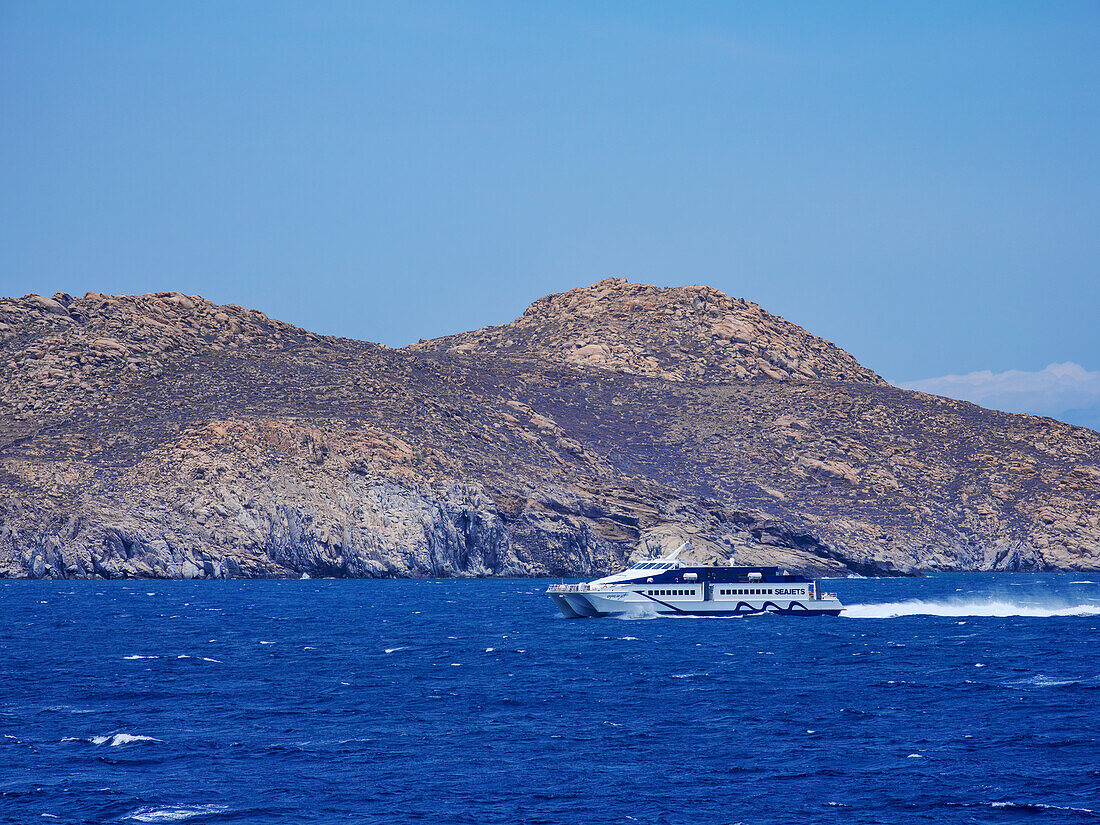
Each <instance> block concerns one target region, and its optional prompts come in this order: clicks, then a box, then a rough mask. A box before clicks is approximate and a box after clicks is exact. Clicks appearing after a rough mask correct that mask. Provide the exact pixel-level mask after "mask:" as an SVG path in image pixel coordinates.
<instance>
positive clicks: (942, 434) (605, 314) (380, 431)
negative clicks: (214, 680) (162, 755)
mask: <svg viewBox="0 0 1100 825" xmlns="http://www.w3.org/2000/svg"><path fill="white" fill-rule="evenodd" d="M0 369H2V370H3V387H2V395H0V576H6V577H58V578H77V577H106V578H122V577H167V578H181V577H182V578H198V577H266V576H298V575H301V574H303V573H308V574H309V575H311V576H373V577H397V576H538V575H554V576H558V575H591V574H594V573H600V572H604V571H607V570H610V569H613V568H617V567H619V566H621V565H622V564H623V563H624V561H626V560H628V559H632V558H638V557H640V556H649V555H651V554H654V553H658V552H660V551H661V550H667V549H670V547H671V546H673V545H675V544H678V543H679V542H680V541H681V540H683V539H690V541H691V543H692V545H693V547H694V551H693V552H694V555H695V558H697V559H699V560H701V561H719V560H726V559H730V558H734V559H735V560H736V561H737V562H739V563H745V564H776V565H779V566H782V567H786V568H789V569H791V570H798V571H804V572H808V573H813V574H816V575H845V574H850V573H856V574H862V575H899V574H907V573H912V572H916V571H921V570H1020V569H1027V570H1044V569H1050V570H1071V569H1093V570H1095V569H1098V568H1100V433H1097V432H1095V431H1093V430H1089V429H1085V428H1081V427H1074V426H1070V425H1068V424H1064V423H1061V422H1059V421H1054V420H1052V419H1047V418H1038V417H1034V416H1029V415H1013V414H1008V413H1001V412H994V411H991V410H986V409H982V408H980V407H977V406H975V405H973V404H969V403H965V402H960V401H953V400H949V399H946V398H939V397H935V396H930V395H924V394H921V393H916V392H911V391H906V390H901V389H898V388H896V387H893V386H890V385H889V384H888V383H887V382H885V381H884V380H883V379H882V378H880V377H879V376H878V375H876V374H875V373H874V372H872V371H870V370H868V369H866V368H865V367H863V366H861V365H860V364H859V363H857V362H856V360H855V359H854V358H853V357H852V356H851V355H850V354H848V353H847V352H845V351H844V350H842V349H840V348H839V347H837V346H834V345H833V344H831V343H829V342H828V341H825V340H823V339H821V338H818V337H816V336H814V335H812V334H810V333H809V332H807V331H806V330H804V329H802V328H800V327H798V326H797V325H795V324H792V323H790V322H788V321H785V320H784V319H782V318H779V317H777V316H774V315H771V314H769V313H768V312H766V311H765V310H764V309H762V308H761V307H759V306H757V305H756V304H753V303H751V302H749V301H745V300H742V299H738V298H731V297H729V296H727V295H724V294H723V293H721V292H719V291H717V290H714V289H710V288H708V287H702V286H692V287H677V288H671V289H664V288H658V287H653V286H645V285H639V284H633V283H629V282H627V281H625V280H622V279H608V280H605V281H601V282H600V283H597V284H595V285H593V286H591V287H587V288H582V289H574V290H571V291H570V292H566V293H562V294H557V295H550V296H548V297H546V298H543V299H540V300H538V301H536V302H535V303H534V304H532V305H531V306H530V307H529V308H528V309H527V311H526V312H524V314H523V316H522V317H520V318H519V319H517V320H516V321H514V322H512V323H510V324H504V325H502V326H497V327H488V328H485V329H481V330H477V331H474V332H468V333H463V334H460V335H454V336H449V337H445V338H440V339H435V340H431V341H421V342H420V343H417V344H414V345H412V346H409V347H405V348H403V349H397V350H394V349H390V348H387V347H385V346H382V345H379V344H372V343H368V342H363V341H355V340H349V339H344V338H334V337H326V336H322V335H317V334H314V333H311V332H308V331H306V330H304V329H300V328H297V327H294V326H291V325H289V324H286V323H282V322H279V321H275V320H272V319H270V318H268V317H267V316H265V315H264V314H263V313H261V312H258V311H255V310H248V309H243V308H241V307H238V306H217V305H214V304H212V303H210V302H209V301H206V300H203V299H202V298H200V297H197V296H188V295H182V294H179V293H166V292H162V293H156V294H149V295H140V296H128V295H122V296H110V295H103V294H99V293H94V292H90V293H88V294H86V295H85V296H83V297H82V298H73V297H72V296H70V295H66V294H62V293H58V294H56V295H54V296H53V297H52V298H47V297H44V296H40V295H26V296H24V297H23V298H18V299H15V298H5V299H0Z"/></svg>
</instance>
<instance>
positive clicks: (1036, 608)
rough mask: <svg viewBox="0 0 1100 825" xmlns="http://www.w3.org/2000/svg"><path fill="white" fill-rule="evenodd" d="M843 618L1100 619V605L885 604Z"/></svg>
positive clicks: (850, 610) (859, 607) (857, 608)
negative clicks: (1027, 617) (1016, 617)
mask: <svg viewBox="0 0 1100 825" xmlns="http://www.w3.org/2000/svg"><path fill="white" fill-rule="evenodd" d="M840 615H841V616H846V617H847V618H849V619H895V618H898V617H901V616H994V617H1009V616H1029V617H1035V618H1049V617H1053V616H1100V605H1094V604H1077V605H1041V604H1021V603H1020V602H1010V601H1004V600H999V599H986V600H974V601H938V602H934V601H921V600H919V599H914V600H912V601H905V602H885V603H883V604H853V605H849V606H848V607H845V608H844V610H843V612H842V613H841V614H840Z"/></svg>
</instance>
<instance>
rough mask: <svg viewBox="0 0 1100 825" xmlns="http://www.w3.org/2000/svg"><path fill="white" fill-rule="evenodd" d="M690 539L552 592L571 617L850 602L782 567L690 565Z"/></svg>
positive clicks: (815, 611)
mask: <svg viewBox="0 0 1100 825" xmlns="http://www.w3.org/2000/svg"><path fill="white" fill-rule="evenodd" d="M689 547H690V545H686V544H685V545H682V546H681V547H680V548H679V549H677V550H674V551H673V552H672V553H670V554H668V555H667V556H664V557H663V558H660V559H656V560H653V561H647V562H641V563H639V564H635V565H634V566H633V567H631V568H630V569H629V570H624V571H622V572H621V573H615V574H614V575H611V576H605V577H604V578H602V579H596V580H595V581H591V582H582V583H581V584H555V585H551V586H550V587H549V589H547V591H546V592H547V594H548V595H549V596H550V598H551V599H553V600H554V603H555V604H556V605H557V606H558V608H559V609H560V610H561V612H562V613H564V614H565V615H566V616H568V617H569V618H571V619H579V618H581V617H583V616H621V615H624V614H626V615H629V614H647V613H658V614H662V615H666V616H747V615H752V614H756V613H780V614H782V615H784V616H837V615H839V614H840V611H841V610H843V609H844V606H843V605H842V604H841V603H840V601H839V600H838V599H837V597H836V595H834V594H833V593H822V592H821V589H820V588H819V586H818V583H817V582H816V581H814V580H813V579H807V578H803V577H802V576H793V575H791V574H790V573H787V572H786V571H783V572H782V573H780V572H779V568H778V567H688V566H685V565H684V564H683V563H682V562H680V561H677V557H678V556H679V555H680V553H681V551H683V550H684V549H685V548H689Z"/></svg>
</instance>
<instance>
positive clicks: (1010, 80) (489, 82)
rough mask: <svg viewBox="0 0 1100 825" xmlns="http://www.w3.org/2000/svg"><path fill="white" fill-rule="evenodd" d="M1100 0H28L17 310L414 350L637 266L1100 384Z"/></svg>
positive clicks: (910, 339) (802, 315)
mask: <svg viewBox="0 0 1100 825" xmlns="http://www.w3.org/2000/svg"><path fill="white" fill-rule="evenodd" d="M1098 90H1100V3H1097V2H1080V3H1068V2H1028V3H1014V2H1006V1H1005V0H997V2H961V1H960V0H953V1H952V2H942V3H937V2H920V3H917V2H914V3H881V2H867V3H845V2H829V3H819V2H805V3H796V4H790V3H783V2H759V3H736V2H729V1H728V0H727V1H724V2H691V3H684V2H667V3H653V2H644V0H623V2H596V1H595V0H585V2H567V0H552V2H551V1H550V0H547V1H546V2H522V1H521V0H507V2H453V3H452V2H392V3H391V2H348V3H339V2H304V1H303V2H300V3H279V2H247V3H244V2H216V3H206V2H175V3H169V2H147V0H139V1H138V2H124V3H120V2H108V1H107V0H97V2H92V3H88V2H80V3H56V2H47V1H46V0H33V2H31V1H30V0H28V1H27V2H5V1H4V0H0V112H2V113H3V114H2V117H0V169H2V178H0V184H2V188H0V293H3V294H11V295H22V294H24V293H27V292H38V293H44V294H47V295H49V294H52V293H53V292H55V291H58V290H63V291H67V292H71V293H74V294H83V293H84V292H85V291H88V290H96V291H103V292H149V291H156V290H180V291H183V292H186V293H200V294H202V295H205V296H207V297H209V298H211V299H212V300H215V301H218V302H221V303H237V304H242V305H246V306H250V307H257V308H259V309H262V310H264V311H265V312H267V313H268V314H269V315H272V316H275V317H279V318H282V319H285V320H288V321H291V322H294V323H297V324H300V325H302V326H305V327H308V328H311V329H314V330H317V331H320V332H326V333H335V334H341V335H347V336H351V337H357V338H365V339H369V340H374V341H382V342H384V343H387V344H390V345H393V346H399V345H402V344H405V343H408V342H410V341H415V340H416V339H417V338H419V337H425V338H427V337H433V336H437V335H442V334H446V333H450V332H455V331H458V330H464V329H471V328H476V327H480V326H483V325H485V324H491V323H501V322H505V321H508V320H511V319H512V318H514V317H515V316H517V315H518V314H519V313H521V312H522V310H523V309H524V307H525V306H526V305H527V304H528V303H529V302H530V301H531V300H533V299H535V298H537V297H539V296H541V295H543V294H546V293H548V292H554V291H561V290H565V289H569V288H571V287H574V286H578V285H585V284H589V283H592V282H594V281H597V280H599V279H600V278H603V277H605V276H608V275H616V276H624V277H627V278H629V279H631V280H635V281H642V282H648V283H656V284H663V285H677V284H691V283H705V284H710V285H712V286H715V287H718V288H719V289H722V290H724V291H725V292H728V293H730V294H732V295H736V296H743V297H746V298H749V299H750V300H753V301H756V302H758V303H760V304H761V305H763V306H764V307H765V308H767V309H769V310H770V311H772V312H775V313H778V314H780V315H783V316H785V317H787V318H789V319H791V320H792V321H795V322H796V323H799V324H801V325H803V326H805V327H806V328H808V329H809V330H811V331H813V332H815V333H817V334H820V335H823V336H825V337H826V338H829V339H831V340H833V341H835V342H836V343H838V344H840V345H841V346H843V347H845V348H846V349H848V350H849V351H851V352H852V353H853V354H855V355H856V357H857V358H858V359H859V360H860V361H861V362H863V363H864V364H866V365H868V366H870V367H871V368H873V369H875V370H877V371H878V372H879V373H881V374H883V375H885V376H886V377H888V378H891V379H893V380H915V379H925V378H931V377H936V376H942V375H944V374H947V373H958V374H964V373H971V372H975V371H984V370H990V371H992V372H993V373H998V374H999V373H1002V372H1004V371H1007V370H1015V371H1023V372H1028V371H1041V370H1043V369H1044V368H1046V367H1047V365H1048V364H1052V363H1054V362H1058V363H1061V362H1067V361H1068V362H1074V363H1075V364H1078V365H1081V367H1082V368H1083V369H1084V370H1085V371H1089V370H1093V371H1095V370H1100V325H1098V317H1097V316H1098V314H1100V271H1098V270H1100V267H1098V262H1100V151H1098V149H1100V92H1098Z"/></svg>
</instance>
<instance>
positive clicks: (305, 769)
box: [0, 574, 1100, 824]
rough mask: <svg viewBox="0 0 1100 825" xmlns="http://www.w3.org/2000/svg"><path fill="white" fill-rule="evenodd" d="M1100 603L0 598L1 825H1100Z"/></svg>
mask: <svg viewBox="0 0 1100 825" xmlns="http://www.w3.org/2000/svg"><path fill="white" fill-rule="evenodd" d="M1098 582H1100V576H1089V575H1080V574H1077V575H1072V576H1070V575H985V576H981V575H940V576H934V577H930V578H927V579H919V580H898V579H892V580H845V581H835V582H831V583H830V586H829V589H833V590H836V591H838V592H839V594H840V596H841V599H842V600H843V601H844V602H845V603H848V604H851V605H853V607H852V610H851V614H852V616H851V617H841V618H837V619H830V618H814V619H810V618H783V617H775V616H763V617H748V618H739V619H738V618H733V619H690V618H689V619H683V618H681V619H671V618H660V619H653V620H644V621H626V620H613V619H602V620H597V619H588V620H572V621H570V620H565V619H562V618H559V617H558V616H556V614H555V612H554V608H553V605H552V604H551V602H550V600H549V599H548V598H546V597H545V596H544V595H542V592H541V591H542V590H544V589H545V585H546V583H545V582H536V581H516V580H509V581H270V582H241V581H230V582H3V583H0V656H2V662H3V665H2V671H0V820H2V821H4V822H51V821H60V822H67V823H68V822H118V823H137V822H189V823H245V822H247V823H276V822H277V823H298V822H339V823H345V822H347V823H383V822H384V823H392V822H423V823H451V822H459V823H461V822H469V823H496V822H500V823H515V822H530V823H588V822H597V821H598V822H601V823H602V822H608V823H615V822H622V823H628V822H663V823H732V822H743V823H788V822H791V823H794V822H797V823H803V824H804V823H893V822H936V823H945V822H946V823H953V822H974V823H1009V822H1019V821H1035V822H1043V823H1047V822H1050V823H1055V822H1092V821H1097V820H1100V647H1098V644H1097V642H1098V641H1100V634H1098V630H1100V583H1098Z"/></svg>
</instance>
